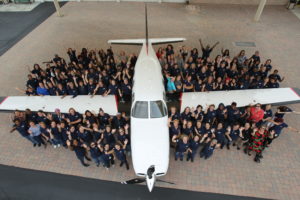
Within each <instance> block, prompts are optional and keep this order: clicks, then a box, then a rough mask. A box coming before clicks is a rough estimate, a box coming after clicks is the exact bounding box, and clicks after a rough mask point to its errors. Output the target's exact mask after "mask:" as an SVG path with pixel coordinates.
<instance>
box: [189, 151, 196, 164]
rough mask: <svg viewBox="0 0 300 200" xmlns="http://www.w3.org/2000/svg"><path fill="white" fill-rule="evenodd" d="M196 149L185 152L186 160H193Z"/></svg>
mask: <svg viewBox="0 0 300 200" xmlns="http://www.w3.org/2000/svg"><path fill="white" fill-rule="evenodd" d="M196 153H197V151H196V150H195V151H192V153H191V152H190V151H189V152H188V154H187V160H190V159H191V161H192V162H193V161H194V158H195V155H196Z"/></svg>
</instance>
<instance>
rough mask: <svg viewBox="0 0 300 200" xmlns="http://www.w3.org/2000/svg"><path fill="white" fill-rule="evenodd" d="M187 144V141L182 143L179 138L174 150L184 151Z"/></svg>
mask: <svg viewBox="0 0 300 200" xmlns="http://www.w3.org/2000/svg"><path fill="white" fill-rule="evenodd" d="M189 146H190V144H189V143H188V142H187V143H186V144H184V143H183V141H182V140H179V141H178V142H177V146H176V152H181V153H184V152H186V150H187V149H188V148H189Z"/></svg>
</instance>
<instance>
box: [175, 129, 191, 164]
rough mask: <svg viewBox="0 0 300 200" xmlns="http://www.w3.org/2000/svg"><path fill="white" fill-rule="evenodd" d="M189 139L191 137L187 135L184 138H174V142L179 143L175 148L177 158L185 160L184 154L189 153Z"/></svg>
mask: <svg viewBox="0 0 300 200" xmlns="http://www.w3.org/2000/svg"><path fill="white" fill-rule="evenodd" d="M188 139H189V137H188V136H186V135H184V136H183V137H182V139H175V138H174V139H172V142H174V143H177V145H176V150H175V160H178V158H180V161H183V156H184V154H185V153H187V151H188V148H189V146H190V144H189V141H188Z"/></svg>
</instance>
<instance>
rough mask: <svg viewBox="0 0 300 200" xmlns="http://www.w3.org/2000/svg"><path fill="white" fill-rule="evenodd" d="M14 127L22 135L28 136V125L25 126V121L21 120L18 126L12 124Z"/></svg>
mask: <svg viewBox="0 0 300 200" xmlns="http://www.w3.org/2000/svg"><path fill="white" fill-rule="evenodd" d="M14 127H15V128H16V130H17V131H18V132H19V133H20V135H22V136H23V137H26V136H28V135H29V134H28V132H27V130H28V127H27V126H26V123H25V122H21V123H20V125H19V126H16V125H14Z"/></svg>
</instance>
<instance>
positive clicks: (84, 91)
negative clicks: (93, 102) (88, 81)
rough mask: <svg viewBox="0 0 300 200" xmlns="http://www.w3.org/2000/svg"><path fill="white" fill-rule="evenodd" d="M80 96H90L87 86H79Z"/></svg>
mask: <svg viewBox="0 0 300 200" xmlns="http://www.w3.org/2000/svg"><path fill="white" fill-rule="evenodd" d="M78 94H79V95H87V94H88V89H87V87H86V86H85V85H83V86H78Z"/></svg>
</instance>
